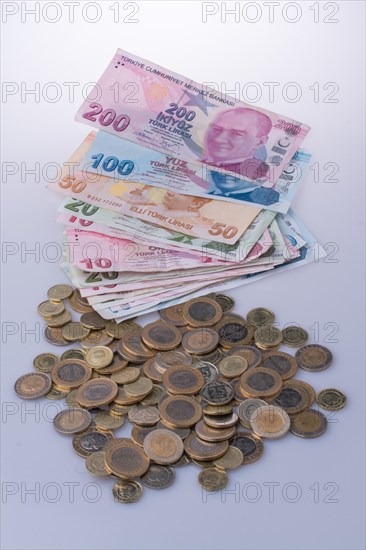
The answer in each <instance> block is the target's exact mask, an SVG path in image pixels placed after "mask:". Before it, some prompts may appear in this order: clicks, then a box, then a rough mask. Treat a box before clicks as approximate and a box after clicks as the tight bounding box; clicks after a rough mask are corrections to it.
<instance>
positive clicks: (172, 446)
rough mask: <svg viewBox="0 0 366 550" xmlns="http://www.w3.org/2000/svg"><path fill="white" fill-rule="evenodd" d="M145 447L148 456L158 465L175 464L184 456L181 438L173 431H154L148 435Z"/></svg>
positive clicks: (144, 443)
mask: <svg viewBox="0 0 366 550" xmlns="http://www.w3.org/2000/svg"><path fill="white" fill-rule="evenodd" d="M143 447H144V451H145V453H146V455H147V456H148V457H149V458H150V459H151V460H153V461H154V462H156V463H157V464H174V462H177V460H179V459H180V457H181V456H182V454H183V451H184V447H183V441H182V440H181V438H180V437H179V436H178V435H177V434H176V433H174V432H172V431H171V430H164V429H163V430H162V429H158V430H154V431H152V432H150V433H148V434H147V436H146V437H145V439H144V442H143Z"/></svg>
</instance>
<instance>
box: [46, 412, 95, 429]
mask: <svg viewBox="0 0 366 550" xmlns="http://www.w3.org/2000/svg"><path fill="white" fill-rule="evenodd" d="M91 422H92V417H91V414H90V412H89V411H85V410H84V409H78V408H75V409H65V410H63V411H61V412H59V413H58V414H56V416H55V418H54V419H53V426H54V428H55V430H57V431H58V432H60V433H62V434H65V435H68V434H77V433H80V432H84V431H85V430H87V429H88V428H89V426H90V424H91Z"/></svg>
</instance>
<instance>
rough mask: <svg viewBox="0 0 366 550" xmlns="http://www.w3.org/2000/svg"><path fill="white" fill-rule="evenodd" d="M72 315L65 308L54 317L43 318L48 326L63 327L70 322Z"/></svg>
mask: <svg viewBox="0 0 366 550" xmlns="http://www.w3.org/2000/svg"><path fill="white" fill-rule="evenodd" d="M71 319H72V317H71V313H70V312H69V311H67V310H66V309H65V311H63V312H62V313H61V314H60V315H57V316H56V317H46V316H45V317H44V320H45V321H46V323H47V326H49V327H50V328H58V327H63V326H64V325H66V324H67V323H70V321H71Z"/></svg>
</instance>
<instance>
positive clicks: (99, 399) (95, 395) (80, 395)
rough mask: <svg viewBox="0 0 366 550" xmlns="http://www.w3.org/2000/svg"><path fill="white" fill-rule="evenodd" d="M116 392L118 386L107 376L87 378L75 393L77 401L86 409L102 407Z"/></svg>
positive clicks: (109, 401) (113, 397)
mask: <svg viewBox="0 0 366 550" xmlns="http://www.w3.org/2000/svg"><path fill="white" fill-rule="evenodd" d="M117 394H118V386H117V384H116V383H115V382H114V381H113V380H110V379H109V378H96V379H95V380H89V381H88V382H86V383H85V384H83V385H82V386H80V388H79V389H78V392H77V394H76V399H77V401H78V403H79V404H80V405H81V406H82V407H85V408H87V409H91V408H96V407H102V406H103V405H107V404H108V403H111V402H112V401H113V400H114V399H115V397H116V396H117Z"/></svg>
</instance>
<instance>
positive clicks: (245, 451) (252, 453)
mask: <svg viewBox="0 0 366 550" xmlns="http://www.w3.org/2000/svg"><path fill="white" fill-rule="evenodd" d="M230 445H232V446H233V447H237V448H238V449H240V451H241V452H242V455H243V464H251V463H252V462H255V461H256V460H258V459H259V458H260V457H261V456H262V454H263V443H262V440H261V438H260V437H258V436H257V435H255V434H253V433H252V432H247V431H245V432H244V431H243V432H238V433H237V434H236V435H235V436H234V437H233V439H231V441H230Z"/></svg>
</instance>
